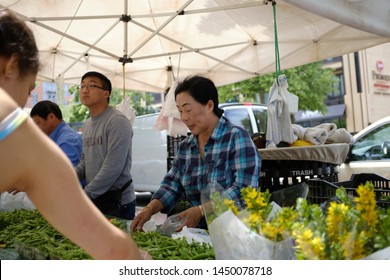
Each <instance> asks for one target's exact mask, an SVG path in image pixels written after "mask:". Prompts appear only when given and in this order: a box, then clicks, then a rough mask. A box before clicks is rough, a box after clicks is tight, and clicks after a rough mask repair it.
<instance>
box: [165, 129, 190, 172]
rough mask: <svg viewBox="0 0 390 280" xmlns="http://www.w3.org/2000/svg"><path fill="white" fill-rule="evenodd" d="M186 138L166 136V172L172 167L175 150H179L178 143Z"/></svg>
mask: <svg viewBox="0 0 390 280" xmlns="http://www.w3.org/2000/svg"><path fill="white" fill-rule="evenodd" d="M185 138H186V136H181V135H179V136H176V137H172V136H169V135H167V154H168V156H167V171H169V170H170V169H171V167H172V162H173V160H174V159H175V156H176V153H177V150H178V149H179V144H180V142H181V141H182V140H183V139H185Z"/></svg>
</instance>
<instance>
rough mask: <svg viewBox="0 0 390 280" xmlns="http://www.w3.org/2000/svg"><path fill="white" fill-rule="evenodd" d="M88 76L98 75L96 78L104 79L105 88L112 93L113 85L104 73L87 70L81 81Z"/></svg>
mask: <svg viewBox="0 0 390 280" xmlns="http://www.w3.org/2000/svg"><path fill="white" fill-rule="evenodd" d="M87 77H96V78H99V79H100V80H101V81H102V85H103V88H104V89H106V90H108V91H109V92H110V93H111V90H112V86H111V81H110V80H109V79H108V78H107V77H106V76H104V75H103V74H102V73H99V72H95V71H90V72H87V73H85V74H84V75H83V77H82V78H81V82H82V81H83V80H84V79H85V78H87Z"/></svg>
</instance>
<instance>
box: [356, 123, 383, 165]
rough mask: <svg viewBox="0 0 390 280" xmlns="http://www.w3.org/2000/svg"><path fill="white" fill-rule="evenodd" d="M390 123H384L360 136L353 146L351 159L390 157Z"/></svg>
mask: <svg viewBox="0 0 390 280" xmlns="http://www.w3.org/2000/svg"><path fill="white" fill-rule="evenodd" d="M389 136H390V124H386V125H383V126H381V127H378V128H376V129H374V130H373V131H371V132H369V133H368V134H366V135H364V136H363V137H362V138H360V139H359V140H358V141H357V142H356V143H355V144H354V145H353V147H352V151H351V154H352V157H351V160H381V159H389V158H390V151H389V150H388V147H389V146H390V138H389Z"/></svg>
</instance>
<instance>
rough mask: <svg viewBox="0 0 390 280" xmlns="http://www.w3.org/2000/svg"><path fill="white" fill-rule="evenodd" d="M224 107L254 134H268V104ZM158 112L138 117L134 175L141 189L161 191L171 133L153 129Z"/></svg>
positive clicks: (135, 130)
mask: <svg viewBox="0 0 390 280" xmlns="http://www.w3.org/2000/svg"><path fill="white" fill-rule="evenodd" d="M220 108H222V109H224V110H225V113H224V116H225V117H226V118H227V119H228V120H229V121H230V122H232V123H233V124H235V125H239V126H242V127H244V128H246V129H247V130H248V131H249V133H250V134H251V135H254V134H256V133H264V134H265V133H266V126H267V106H265V105H260V104H250V103H248V104H244V103H225V104H221V105H220ZM158 115H159V114H158V113H156V114H149V115H143V116H137V117H136V118H135V120H134V124H133V132H134V136H133V154H132V167H131V174H132V176H133V182H134V187H135V191H137V192H155V191H157V189H158V188H159V187H160V183H161V181H162V179H163V177H164V176H165V174H166V173H167V171H168V166H169V162H168V160H169V159H168V148H169V147H168V145H167V132H166V131H165V130H164V131H159V130H156V129H154V128H153V126H154V124H155V123H156V120H157V117H158Z"/></svg>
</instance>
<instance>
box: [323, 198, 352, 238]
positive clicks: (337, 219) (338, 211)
mask: <svg viewBox="0 0 390 280" xmlns="http://www.w3.org/2000/svg"><path fill="white" fill-rule="evenodd" d="M348 211H349V207H348V206H347V205H345V204H343V203H341V204H339V203H337V202H331V203H330V206H329V209H328V215H327V217H326V225H327V232H328V234H329V237H330V239H331V240H337V239H338V238H339V237H340V236H341V235H342V233H343V230H345V229H343V225H344V221H345V217H346V216H347V214H348Z"/></svg>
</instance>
